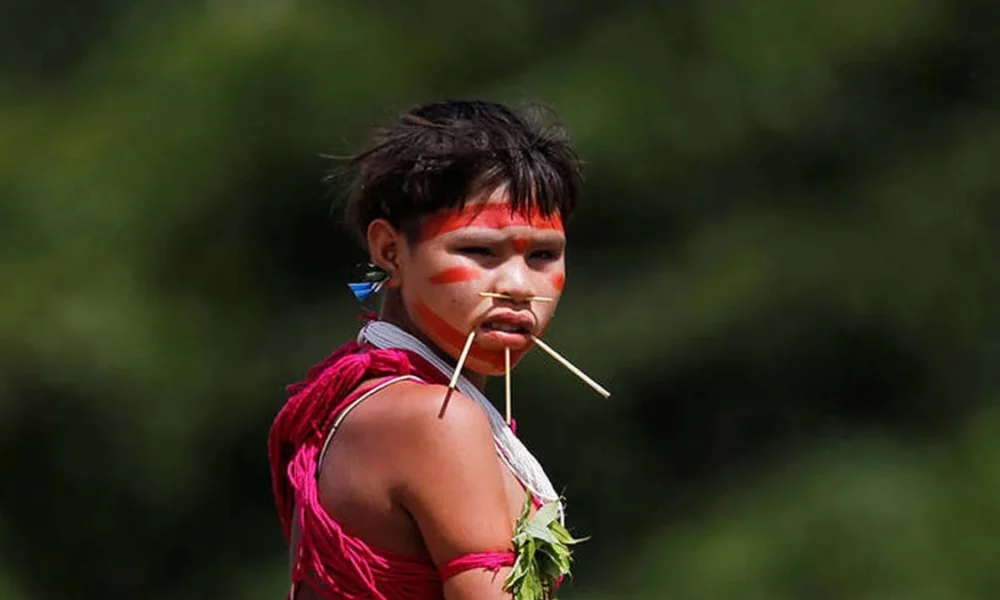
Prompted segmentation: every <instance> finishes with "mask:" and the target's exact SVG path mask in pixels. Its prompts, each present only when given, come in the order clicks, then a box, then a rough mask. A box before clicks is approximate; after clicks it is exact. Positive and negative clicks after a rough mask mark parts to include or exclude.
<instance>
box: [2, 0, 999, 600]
mask: <svg viewBox="0 0 1000 600" xmlns="http://www.w3.org/2000/svg"><path fill="white" fill-rule="evenodd" d="M998 21H1000V4H998V3H996V2H993V1H990V2H987V1H979V2H976V1H964V2H959V1H953V2H949V1H945V0H912V1H906V0H879V1H872V0H839V1H836V2H833V1H831V2H801V1H797V0H772V1H763V0H761V1H757V2H751V1H745V2H722V1H717V0H698V1H695V0H686V1H676V2H659V3H657V2H618V3H610V2H596V1H592V0H590V1H582V2H567V1H564V0H563V1H550V2H529V1H527V0H506V1H499V0H497V1H494V2H459V1H457V0H452V1H444V2H433V3H431V2H420V1H410V2H401V1H389V0H381V1H375V2H368V3H354V4H352V5H348V4H346V3H338V2H319V1H318V0H298V1H296V0H270V1H269V0H253V1H250V0H244V1H237V0H209V1H203V2H193V1H191V0H186V1H182V2H161V3H153V2H124V1H122V0H83V1H78V2H75V3H68V2H67V3H51V2H29V1H28V0H20V1H17V0H15V1H13V2H6V3H3V4H2V5H0V290H2V291H0V468H2V481H0V598H3V599H7V598H10V599H22V598H24V599H46V600H47V599H66V598H100V599H110V598H144V599H145V598H149V599H155V600H159V599H168V598H171V599H174V598H176V599H181V598H183V599H200V598H219V597H221V598H249V599H254V598H259V599H261V600H263V599H275V598H279V597H282V595H283V593H284V591H285V586H286V579H287V578H286V568H287V559H286V555H285V549H284V547H283V542H282V539H281V535H280V531H279V527H278V524H277V520H276V517H275V514H274V510H273V507H272V503H271V497H270V483H269V475H268V471H267V462H266V447H265V437H266V434H267V429H268V427H269V425H270V422H271V419H272V418H273V416H274V414H275V413H276V411H277V410H278V408H279V407H280V405H281V403H282V401H283V390H282V386H283V385H284V384H285V383H288V382H291V381H294V380H296V379H298V378H300V377H301V375H302V374H303V372H304V371H305V369H306V367H307V366H309V365H310V364H312V363H313V362H316V361H318V360H319V359H320V358H322V357H323V356H324V355H325V353H326V352H327V351H328V350H330V349H331V348H332V347H334V346H336V345H339V344H340V343H341V342H343V341H344V340H346V339H347V338H348V337H349V336H351V335H352V334H353V332H354V331H355V328H356V322H355V319H354V316H355V314H356V312H357V310H356V306H355V304H354V302H353V300H352V298H351V297H350V295H349V292H348V290H347V288H346V287H345V285H344V283H345V280H346V278H347V276H348V273H349V272H350V270H351V267H352V266H353V265H354V264H355V263H357V262H358V261H359V260H361V259H362V258H363V256H362V255H361V253H360V252H359V250H358V249H357V248H355V247H354V246H353V244H352V242H351V241H350V240H349V239H348V237H347V236H346V235H345V234H343V233H342V231H341V230H339V229H338V227H337V223H336V220H335V218H333V217H331V215H330V204H331V201H332V200H333V199H334V197H335V194H333V193H331V192H329V191H328V190H327V189H326V188H325V186H324V185H323V184H322V182H321V179H322V177H323V175H324V171H325V170H326V168H327V167H328V166H329V165H328V163H327V161H325V160H323V159H321V158H320V157H319V154H321V153H334V154H346V153H348V152H350V151H351V150H353V149H356V148H357V147H358V146H359V145H360V144H361V143H363V141H364V140H365V136H366V135H367V132H369V131H370V129H371V128H372V127H373V126H374V125H376V124H378V123H381V122H384V121H386V120H387V119H391V118H393V117H395V116H396V115H397V114H398V113H399V112H401V111H403V110H405V109H407V108H409V107H410V106H412V105H414V104H416V103H420V102H425V101H429V100H435V99H439V98H443V97H485V98H491V99H497V100H501V101H506V102H514V103H516V102H518V101H520V100H523V99H536V100H542V101H546V102H548V103H550V104H551V105H552V106H554V108H555V109H556V110H557V111H559V112H560V113H561V115H562V116H563V117H564V119H565V121H566V123H567V124H568V126H569V127H570V129H571V130H572V132H573V133H574V135H575V139H576V142H577V147H578V150H579V152H580V154H581V155H582V157H583V158H584V159H585V160H586V161H587V185H586V197H585V200H584V202H583V204H582V207H581V209H580V211H579V213H578V217H577V218H576V220H575V221H574V222H573V225H572V228H571V229H570V231H569V235H570V254H569V259H568V260H569V285H568V287H567V290H566V291H567V294H566V296H565V299H564V302H563V304H562V305H561V306H560V311H559V317H558V319H557V320H556V322H555V325H554V327H553V329H552V331H551V334H550V336H549V339H550V341H551V342H552V344H553V345H554V346H555V347H556V348H558V349H560V350H561V351H563V352H564V353H565V354H566V355H567V356H568V357H569V358H571V359H572V360H573V361H574V362H576V363H577V364H578V365H580V366H581V367H583V368H584V369H585V370H586V371H587V372H589V373H590V374H591V375H592V376H594V377H595V378H597V379H598V380H600V381H602V382H603V383H605V384H606V385H607V386H608V387H609V388H611V389H612V390H613V392H614V396H613V397H612V399H610V400H607V401H605V400H602V399H601V398H600V397H599V396H597V395H596V394H594V393H593V392H591V391H590V390H589V389H588V388H586V387H585V386H584V385H583V384H581V383H580V382H579V381H578V380H576V379H575V378H573V377H572V376H571V375H569V374H568V373H567V372H565V371H564V370H562V369H560V368H558V367H556V366H555V364H554V363H553V362H552V361H550V360H549V359H547V357H545V356H544V355H542V354H540V353H538V352H534V353H532V354H531V355H529V356H528V357H527V358H526V359H525V360H524V362H523V363H522V365H523V368H521V369H519V370H518V372H517V376H516V378H515V385H516V388H515V390H516V391H515V396H514V397H515V409H516V415H517V416H518V418H519V421H520V424H521V432H522V433H521V435H522V437H523V438H525V439H526V440H527V441H528V443H529V445H530V446H531V447H532V448H534V449H535V450H536V453H537V455H538V456H539V457H540V458H541V459H542V461H543V463H544V464H545V465H546V466H547V469H548V470H549V472H550V474H551V475H552V477H553V479H554V480H555V481H557V482H559V485H562V486H565V492H566V494H567V496H568V498H569V501H570V505H569V511H570V522H571V525H572V526H573V528H574V530H575V532H576V533H579V534H589V535H591V536H592V539H591V541H589V542H588V543H587V544H585V545H584V546H583V547H582V548H581V550H580V551H579V554H578V563H577V567H576V569H575V572H576V578H575V581H573V582H572V584H571V585H570V586H569V587H568V589H567V591H566V593H565V594H564V597H565V598H566V599H571V598H575V599H580V600H611V599H619V598H623V599H635V600H644V599H661V598H663V599H671V600H674V599H676V600H687V599H691V600H699V599H713V600H714V599H719V600H723V599H725V600H732V599H738V600H742V599H746V600H758V599H759V600H785V599H800V598H801V599H810V600H815V599H819V600H822V599H842V598H847V599H860V600H869V599H870V600H881V599H892V600H900V599H905V600H910V599H913V600H951V599H959V600H964V599H978V598H984V599H989V598H998V597H1000V564H998V563H1000V536H998V531H1000V464H998V462H1000V439H998V437H997V436H998V434H1000V378H998V377H997V373H998V369H997V364H996V363H997V360H998V358H1000V328H998V325H1000V323H998V321H1000V319H998V316H1000V311H998V310H997V308H996V303H997V301H998V300H1000V271H998V267H997V264H996V259H997V257H998V246H1000V242H998V240H997V229H998V225H1000V206H998V204H997V201H998V197H997V196H998V191H1000V168H998V167H997V162H998V158H997V154H998V151H1000V78H998V75H1000V36H997V34H996V23H997V22H998ZM493 392H494V395H496V392H497V389H493Z"/></svg>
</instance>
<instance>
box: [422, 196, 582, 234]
mask: <svg viewBox="0 0 1000 600" xmlns="http://www.w3.org/2000/svg"><path fill="white" fill-rule="evenodd" d="M466 227H483V228H485V229H506V228H507V227H534V228H536V229H555V230H558V231H562V230H563V224H562V219H561V218H560V217H559V215H558V213H552V214H550V215H548V216H543V215H542V213H541V212H540V211H539V210H538V209H537V208H534V207H532V208H529V209H526V210H523V211H518V212H514V213H512V212H511V210H510V205H509V204H506V203H499V202H491V203H489V204H471V205H468V206H466V207H465V208H463V209H462V210H451V211H446V212H443V213H439V214H436V215H434V216H432V217H430V218H428V219H427V221H426V222H425V223H424V226H423V228H422V230H421V232H420V241H425V240H429V239H432V238H435V237H437V236H439V235H441V234H442V233H448V232H449V231H455V230H456V229H464V228H466Z"/></svg>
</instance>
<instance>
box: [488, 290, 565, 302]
mask: <svg viewBox="0 0 1000 600" xmlns="http://www.w3.org/2000/svg"><path fill="white" fill-rule="evenodd" d="M479 295H480V296H482V297H483V298H499V299H501V300H513V299H514V297H513V296H511V295H510V294H497V293H494V292H479ZM528 300H530V301H531V302H555V299H554V298H549V297H548V296H529V297H528Z"/></svg>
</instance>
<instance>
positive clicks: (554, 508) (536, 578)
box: [503, 492, 587, 600]
mask: <svg viewBox="0 0 1000 600" xmlns="http://www.w3.org/2000/svg"><path fill="white" fill-rule="evenodd" d="M559 505H560V503H559V502H558V501H557V502H550V503H548V504H546V505H545V506H543V507H541V508H540V509H538V511H537V512H536V513H535V514H534V515H532V514H531V507H532V496H531V492H528V496H527V498H525V500H524V507H523V508H522V509H521V516H520V517H519V518H518V520H517V525H516V527H515V528H514V540H513V543H514V553H515V554H516V555H517V560H516V561H515V562H514V568H513V569H512V570H511V573H510V576H509V577H507V580H506V581H504V588H503V589H504V590H505V591H508V592H512V593H513V595H514V600H550V599H551V598H553V595H554V594H555V590H556V584H557V582H558V581H559V580H560V579H561V578H563V577H565V576H567V575H569V574H570V572H569V569H570V563H571V562H572V560H573V553H572V551H571V550H570V548H569V547H570V546H571V545H573V544H577V543H579V542H583V541H585V540H586V539H587V538H581V539H575V538H573V536H571V535H570V533H569V531H568V530H567V529H566V528H565V527H564V526H563V524H562V523H561V522H560V521H559Z"/></svg>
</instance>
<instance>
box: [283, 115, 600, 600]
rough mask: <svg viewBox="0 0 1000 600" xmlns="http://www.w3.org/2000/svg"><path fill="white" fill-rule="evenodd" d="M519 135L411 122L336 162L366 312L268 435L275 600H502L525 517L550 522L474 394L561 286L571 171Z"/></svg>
mask: <svg viewBox="0 0 1000 600" xmlns="http://www.w3.org/2000/svg"><path fill="white" fill-rule="evenodd" d="M533 117H534V115H531V114H528V115H524V114H520V113H516V112H514V111H512V110H511V109H508V108H507V107H505V106H502V105H500V104H495V103H490V102H478V101H450V102H442V103H435V104H430V105H426V106H422V107H419V108H417V109H414V110H412V111H410V112H409V113H407V114H405V115H403V116H402V117H401V118H400V120H399V121H398V122H396V123H394V124H391V125H389V126H388V127H386V128H384V129H383V130H381V131H380V132H379V134H378V135H377V137H376V138H375V140H374V142H373V144H372V145H371V146H370V147H369V148H368V149H366V150H364V151H363V152H361V153H360V154H358V155H356V156H354V157H353V158H352V159H351V161H350V165H351V166H353V167H355V168H356V171H357V177H356V179H355V180H354V182H353V185H352V188H351V193H350V195H349V198H348V202H347V207H346V217H347V222H348V224H349V226H350V227H351V228H353V229H354V231H355V233H356V234H357V235H358V237H359V238H360V240H361V242H362V244H363V246H364V247H365V249H366V250H367V252H368V254H369V256H370V260H371V263H373V266H372V269H373V270H372V271H371V272H370V274H369V277H368V278H367V281H366V282H363V283H362V284H361V286H360V287H358V288H355V289H356V291H358V293H359V295H363V294H364V293H367V292H369V291H372V288H380V289H381V291H382V292H383V293H384V298H383V300H382V307H381V313H380V314H379V315H378V317H377V318H375V317H372V318H371V319H370V320H369V321H368V322H367V323H365V324H364V326H363V327H362V328H361V331H360V333H359V335H358V337H357V340H356V341H352V342H350V343H348V344H346V345H344V346H342V347H341V348H339V349H338V350H336V351H335V352H334V353H333V354H332V355H331V356H330V357H328V358H327V359H326V360H325V361H324V362H322V363H321V364H319V365H316V366H315V367H313V368H312V369H311V370H310V371H309V373H308V375H307V377H306V380H305V381H303V382H301V383H298V384H295V385H292V386H289V390H288V391H289V396H290V398H289V400H288V402H287V404H286V405H285V406H284V408H283V409H282V410H281V412H280V413H279V415H278V416H277V418H276V420H275V423H274V426H273V427H272V429H271V433H270V437H269V453H270V457H271V464H272V477H273V482H274V493H275V497H276V502H277V505H278V511H279V514H280V517H281V521H282V525H283V527H284V532H285V536H286V539H287V540H288V542H289V544H290V549H291V561H292V571H291V579H292V591H291V594H290V596H291V597H292V598H293V600H308V599H312V598H347V599H361V598H364V599H369V598H376V599H386V600H403V599H413V600H428V599H441V598H444V599H446V600H490V599H499V598H508V599H509V598H511V593H512V592H511V591H510V589H509V587H510V586H508V589H507V590H505V589H504V588H505V585H504V582H505V580H507V579H508V577H509V576H510V572H511V567H512V566H513V565H514V563H515V558H516V555H515V553H514V550H515V543H514V541H512V540H513V539H514V534H515V525H516V523H517V521H518V519H519V516H520V515H522V508H523V507H525V506H526V503H525V501H526V498H530V499H531V500H532V501H533V502H534V504H535V506H536V507H541V506H543V505H551V503H558V502H559V498H558V497H557V494H556V492H555V490H554V489H553V486H552V484H551V483H550V482H549V479H548V477H547V476H546V475H545V472H544V471H543V470H542V468H541V467H540V465H539V464H538V462H537V461H536V460H535V459H534V457H533V456H532V455H531V454H530V452H528V451H527V449H525V447H524V446H523V445H522V444H521V442H520V441H519V440H518V439H517V438H516V437H515V436H514V434H513V432H512V430H511V428H510V427H509V423H508V421H507V420H505V419H504V418H503V416H501V415H500V414H499V412H498V411H497V410H496V409H495V408H493V406H492V405H491V404H490V403H489V401H488V400H487V399H486V398H485V397H484V396H483V393H482V390H483V389H484V387H485V385H486V380H487V377H489V376H496V375H503V374H505V373H509V369H510V368H512V367H513V365H515V364H516V363H517V361H518V360H519V359H520V358H521V357H522V356H523V355H524V354H525V353H526V352H527V351H528V350H529V349H530V348H531V347H532V346H533V345H534V344H535V342H536V341H537V338H538V337H542V336H543V335H544V333H545V330H546V328H547V327H548V326H549V322H550V321H551V319H552V316H553V314H554V312H555V308H556V304H557V301H558V299H559V296H560V293H561V292H562V289H563V284H564V282H565V279H566V277H565V263H564V253H565V245H566V237H565V234H564V229H563V227H564V223H565V222H566V221H567V220H568V219H569V218H570V216H571V215H572V214H573V211H574V209H575V207H576V204H577V200H578V196H579V194H580V181H581V179H580V166H579V162H578V160H577V158H576V155H575V154H574V152H573V151H572V149H571V148H570V146H569V144H568V141H567V139H566V137H565V135H564V133H563V130H562V129H561V128H560V127H558V126H555V125H551V124H546V123H545V122H544V120H539V119H536V118H533ZM365 286H368V287H367V288H365ZM460 363H461V364H460ZM508 365H509V366H508ZM456 367H457V368H458V372H460V373H461V376H460V377H456V382H455V386H457V390H454V389H452V388H451V387H449V382H450V380H451V379H452V375H453V374H456V375H457V372H456ZM452 387H454V386H452ZM529 494H530V495H529ZM552 508H553V509H558V514H559V515H560V517H561V514H562V509H561V506H560V505H558V504H555V505H554V506H552ZM541 512H542V511H541V510H540V511H539V513H541ZM550 512H552V511H550ZM552 514H556V513H555V512H552ZM558 522H559V519H557V520H556V525H557V526H558ZM563 531H565V530H563ZM567 557H568V553H567ZM567 564H568V560H567ZM521 567H522V565H520V564H519V567H518V568H519V569H520V568H521ZM548 593H549V591H548V588H547V589H546V591H545V592H544V593H542V594H541V595H531V594H528V595H524V596H521V595H519V596H518V597H542V596H543V595H547V594H548Z"/></svg>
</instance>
